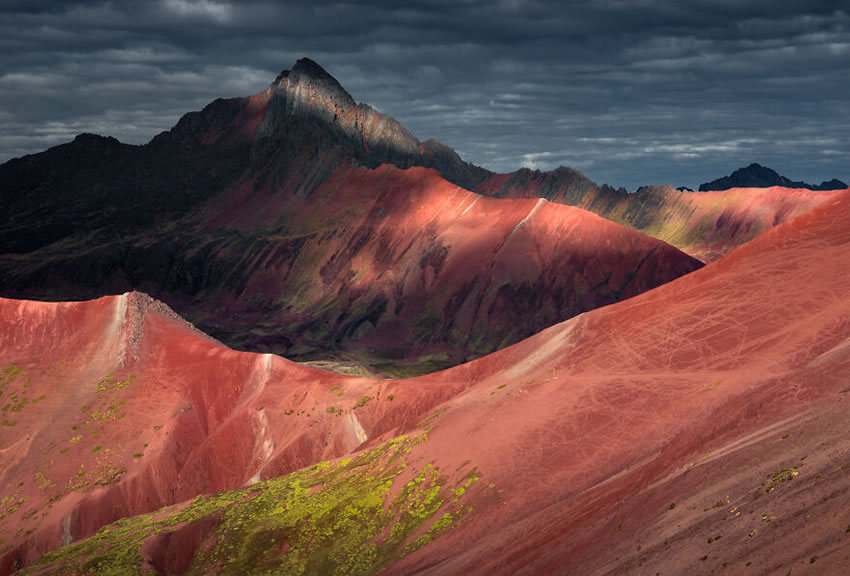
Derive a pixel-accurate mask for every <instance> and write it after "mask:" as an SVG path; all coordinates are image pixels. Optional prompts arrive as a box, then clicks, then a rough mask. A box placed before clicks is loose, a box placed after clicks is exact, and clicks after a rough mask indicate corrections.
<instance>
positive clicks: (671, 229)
mask: <svg viewBox="0 0 850 576" xmlns="http://www.w3.org/2000/svg"><path fill="white" fill-rule="evenodd" d="M785 181H787V179H785ZM836 182H837V181H836ZM788 183H789V184H793V183H791V182H790V181H788ZM838 184H841V183H840V182H838ZM824 185H827V183H824ZM836 185H837V184H836ZM833 188H834V186H833ZM473 189H474V190H475V191H476V192H479V193H481V194H486V195H488V196H494V197H499V198H546V199H547V200H549V201H551V202H557V203H560V204H567V205H569V206H577V207H579V208H582V209H584V210H589V211H591V212H594V213H596V214H599V215H600V216H602V217H603V218H607V219H609V220H612V221H614V222H617V223H619V224H623V225H624V226H629V227H631V228H635V229H636V230H640V231H641V232H643V233H645V234H648V235H650V236H653V237H655V238H659V239H661V240H664V241H665V242H667V243H669V244H672V245H673V246H675V247H677V248H679V249H680V250H683V251H684V252H686V253H688V254H690V255H691V256H693V257H695V258H698V259H699V260H701V261H703V262H712V261H714V260H717V259H718V258H721V257H722V256H723V255H725V254H726V253H728V252H729V251H730V250H732V249H734V248H735V247H736V246H740V245H741V244H744V243H746V242H749V241H750V240H752V239H753V238H755V237H756V236H758V235H759V234H761V233H762V232H764V231H765V230H768V229H770V228H771V227H773V226H776V225H777V224H781V223H782V222H786V221H787V220H790V219H792V218H794V217H795V216H799V215H800V214H802V213H803V212H806V211H807V210H810V209H811V208H813V207H814V206H817V205H818V204H820V203H822V202H826V201H828V200H830V199H832V198H834V197H836V195H837V194H839V193H841V192H842V190H840V189H838V190H836V189H807V188H801V187H796V188H789V187H783V186H769V187H762V188H753V187H733V188H730V187H728V186H727V187H725V188H724V189H723V190H720V189H718V190H715V191H711V190H702V189H701V191H700V192H692V191H689V190H678V189H675V188H673V187H672V186H644V187H642V188H639V189H638V190H637V192H635V193H633V194H632V193H628V192H626V191H625V190H624V189H622V188H620V189H614V188H612V187H610V186H604V185H603V186H597V185H596V184H594V183H593V182H592V181H590V180H588V179H587V178H586V177H585V176H584V175H583V174H581V173H580V172H578V171H576V170H572V169H570V168H563V167H561V168H558V169H556V170H552V171H551V172H540V171H539V170H529V169H527V168H523V169H521V170H517V171H516V172H513V173H510V174H493V175H491V176H489V177H488V178H487V179H485V180H484V181H483V182H481V183H479V184H477V185H476V186H475V187H474V188H473Z"/></svg>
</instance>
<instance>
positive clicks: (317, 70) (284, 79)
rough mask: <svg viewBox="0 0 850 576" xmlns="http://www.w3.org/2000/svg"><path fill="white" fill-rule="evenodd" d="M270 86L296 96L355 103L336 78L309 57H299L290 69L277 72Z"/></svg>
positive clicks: (338, 103) (342, 103) (343, 103)
mask: <svg viewBox="0 0 850 576" xmlns="http://www.w3.org/2000/svg"><path fill="white" fill-rule="evenodd" d="M271 87H272V88H278V89H282V90H284V91H285V92H287V93H289V94H291V95H293V96H296V97H297V96H302V97H303V96H308V97H318V98H319V99H321V100H326V101H330V102H333V103H334V104H336V105H342V106H346V107H347V106H356V105H357V103H356V102H355V101H354V98H352V97H351V94H349V93H348V92H347V91H346V90H345V88H343V87H342V84H340V83H339V82H338V81H337V79H336V78H334V77H333V76H331V75H330V74H328V72H327V71H326V70H325V69H324V68H322V67H321V66H319V64H317V63H316V62H315V61H313V60H310V59H309V58H300V59H299V60H297V61H296V62H295V66H293V67H292V69H291V70H284V71H283V72H281V73H280V74H278V76H277V78H275V81H274V82H272V85H271Z"/></svg>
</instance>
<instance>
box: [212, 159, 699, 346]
mask: <svg viewBox="0 0 850 576" xmlns="http://www.w3.org/2000/svg"><path fill="white" fill-rule="evenodd" d="M298 178H300V176H298V177H296V178H295V180H296V181H297V180H298ZM290 184H292V183H290ZM292 185H293V186H294V184H292ZM204 219H205V220H206V221H209V222H213V223H214V226H217V227H224V226H230V227H237V228H240V229H243V230H245V231H246V232H250V231H251V230H256V229H264V230H275V229H283V230H285V231H286V233H284V234H281V235H280V236H270V237H269V238H268V239H267V240H266V241H265V246H264V248H263V249H262V251H261V252H260V253H254V252H252V253H251V254H250V257H251V260H250V262H248V261H246V262H243V263H242V264H240V267H241V268H242V269H244V270H246V272H247V271H248V270H250V272H251V273H250V274H247V273H244V274H243V275H244V276H245V277H244V279H243V280H242V285H241V290H240V293H239V295H238V296H236V297H235V299H231V298H228V297H227V295H225V294H221V293H219V294H217V295H216V296H217V297H220V298H222V303H223V305H222V306H221V307H220V313H221V314H223V316H222V317H217V316H216V315H215V314H216V313H213V314H212V315H211V316H210V315H207V319H206V320H205V321H206V322H208V323H214V324H220V325H226V324H227V323H228V321H229V320H230V319H231V318H233V317H238V316H240V314H242V313H243V312H244V314H246V316H245V317H244V318H242V319H240V321H244V322H254V323H255V324H256V323H259V322H266V323H270V324H273V325H276V326H278V327H282V328H278V330H281V329H285V330H287V331H288V332H287V337H289V338H291V339H292V340H297V339H299V338H300V339H301V340H302V341H305V340H307V338H305V337H304V332H307V331H308V330H304V329H301V328H298V329H297V330H296V327H297V326H300V325H301V323H302V322H304V321H305V319H306V321H307V322H309V324H310V327H309V330H311V331H317V336H316V339H317V341H318V342H321V343H324V344H322V345H323V346H324V347H327V341H328V340H331V339H332V340H334V341H335V342H336V343H337V345H338V346H340V347H341V348H343V349H345V350H355V351H357V350H377V351H379V354H378V355H382V356H383V357H387V356H391V355H392V354H391V353H392V352H393V351H394V350H395V349H400V350H404V351H406V352H407V354H406V355H407V356H410V351H411V350H412V351H414V352H415V353H417V354H423V355H424V354H426V353H435V352H436V353H449V354H453V355H454V356H455V357H453V358H452V360H453V363H458V362H460V361H462V360H464V359H466V358H467V357H468V356H469V355H470V354H471V355H481V354H484V353H487V352H491V351H492V350H494V349H497V348H498V347H500V346H503V345H505V344H509V343H513V342H516V341H518V340H519V339H521V338H524V337H527V336H529V335H530V334H532V333H535V332H537V331H539V330H541V329H543V328H545V327H547V326H550V325H552V324H554V323H557V322H560V321H563V320H565V319H567V318H570V317H572V316H574V315H576V314H579V313H581V312H585V311H588V310H591V309H593V308H596V307H599V306H601V305H605V304H608V303H611V302H614V301H617V300H619V299H622V298H627V297H630V296H633V295H635V294H638V293H640V292H643V291H646V290H648V289H650V288H653V287H655V286H657V285H659V284H661V283H664V282H666V281H669V280H671V279H673V278H675V277H678V276H680V275H682V274H684V273H687V272H690V271H692V270H694V269H696V268H697V267H699V265H700V264H699V262H697V261H696V260H694V259H692V258H689V257H687V256H686V255H684V254H682V253H681V252H679V251H677V250H675V249H674V248H672V247H670V246H668V245H666V244H664V243H663V242H660V241H658V240H655V239H652V238H650V237H647V236H645V235H643V234H640V233H638V232H636V231H634V230H631V229H629V228H626V227H624V226H620V225H618V224H614V223H612V222H610V221H608V220H605V219H603V218H600V217H598V216H596V215H594V214H592V213H589V212H586V211H584V210H579V209H576V208H573V207H570V206H564V205H561V204H553V203H550V202H548V201H546V200H543V199H494V198H488V197H482V196H479V195H478V194H475V193H473V192H469V191H467V190H464V189H462V188H458V187H457V186H454V185H453V184H451V183H449V182H447V181H446V180H444V179H442V178H441V177H440V176H439V174H437V173H436V172H435V171H434V170H431V169H424V168H410V169H407V170H400V169H398V168H395V167H393V166H389V165H383V166H380V167H379V168H377V169H374V170H366V169H362V168H351V167H347V168H340V169H338V170H337V171H336V172H335V173H334V174H333V175H332V176H331V177H330V178H329V179H328V181H326V182H325V183H324V184H323V185H322V186H321V187H320V188H319V189H318V190H317V191H316V192H314V193H313V194H311V195H309V196H304V195H299V194H298V193H297V192H296V190H295V189H294V188H293V189H287V187H286V185H284V189H283V190H276V191H275V192H273V193H271V192H259V193H255V192H254V187H253V186H252V185H244V186H242V187H240V188H237V189H236V190H234V191H233V192H232V193H231V194H229V195H228V196H226V197H225V198H223V199H222V201H221V203H219V204H216V205H214V206H211V207H209V208H208V214H207V215H205V216H204ZM246 257H247V256H246ZM258 302H266V303H267V306H266V307H265V310H266V311H265V312H264V313H263V315H262V316H260V315H257V314H252V313H251V312H252V310H256V309H257V303H258ZM208 308H209V307H208ZM355 310H361V311H362V312H363V316H364V317H363V318H361V319H359V320H358V318H356V316H357V314H355V313H354V311H355ZM210 318H212V319H210ZM337 318H345V321H344V324H343V325H335V324H334V322H335V319H337ZM336 321H337V322H338V320H336ZM317 327H318V328H317ZM290 332H291V333H292V334H289V333H290ZM302 344H305V345H306V344H308V342H302ZM314 344H315V343H314Z"/></svg>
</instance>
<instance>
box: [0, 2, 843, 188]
mask: <svg viewBox="0 0 850 576" xmlns="http://www.w3.org/2000/svg"><path fill="white" fill-rule="evenodd" d="M837 4H839V3H836V2H832V1H829V2H827V1H820V2H819V1H812V0H805V1H803V0H777V1H772V2H766V1H764V2H762V1H758V2H739V1H737V0H690V1H678V2H677V1H674V0H671V1H659V0H655V1H651V0H631V1H626V0H585V1H577V2H568V3H565V2H546V1H537V0H500V1H497V2H495V1H493V0H431V1H427V0H414V1H412V2H390V1H386V2H385V1H375V0H373V1H366V2H357V3H353V2H329V1H325V0H313V1H312V2H310V3H297V4H296V3H290V2H278V3H273V2H261V1H248V2H235V1H234V2H226V1H223V0H154V1H151V2H129V1H121V0H116V1H112V2H74V1H46V0H20V1H19V0H7V1H6V2H4V3H3V4H2V8H0V161H5V160H7V159H9V158H11V157H15V156H20V155H22V154H26V153H30V152H35V151H39V150H42V149H44V148H46V147H48V146H52V145H55V144H59V143H61V142H65V141H68V140H70V139H72V138H73V136H74V135H75V134H77V133H79V132H83V131H89V132H97V133H101V134H108V135H112V136H115V137H117V138H118V139H119V140H121V141H124V142H129V143H143V142H146V141H148V140H149V139H150V138H151V137H152V136H154V135H155V134H156V133H158V132H160V131H162V130H166V129H168V128H170V127H171V126H172V125H173V124H174V123H175V122H176V121H177V119H178V118H179V117H180V116H181V115H182V114H183V113H185V112H187V111H190V110H194V109H199V108H201V107H202V106H203V105H204V104H206V103H207V102H209V101H210V100H213V99H214V98H217V97H228V96H242V95H247V94H251V93H255V92H259V91H260V90H263V89H264V88H265V87H266V86H267V85H268V84H269V83H270V82H271V81H272V80H273V79H274V77H275V76H276V75H277V73H278V72H280V70H282V69H284V68H289V67H291V66H292V64H293V63H294V62H295V60H296V59H297V58H299V57H301V56H309V57H311V58H313V59H314V60H316V61H317V62H319V63H320V64H321V65H322V66H323V67H325V68H326V69H327V70H328V71H329V72H330V73H331V74H333V75H334V76H335V77H336V78H337V79H338V80H339V81H340V82H341V83H342V84H343V86H345V87H346V88H347V89H348V91H349V92H351V93H352V95H353V96H354V97H355V99H357V100H358V101H363V102H368V103H370V104H372V105H373V106H375V107H376V108H377V109H379V110H381V111H382V112H385V113H388V114H390V115H392V116H394V117H395V118H396V119H398V120H399V121H400V122H402V123H403V124H404V125H405V126H407V127H408V128H409V129H410V130H411V131H412V132H413V133H414V134H416V135H417V136H418V137H419V138H420V139H426V138H436V139H438V140H440V141H442V142H444V143H446V144H448V145H450V146H452V147H453V148H455V149H457V150H458V151H459V152H460V153H461V154H462V155H463V156H464V157H465V158H466V159H468V160H470V161H472V162H475V163H477V164H480V165H483V166H485V167H487V168H490V169H492V170H496V171H510V170H514V169H516V168H518V167H520V166H529V167H534V168H540V169H551V168H554V167H556V166H558V165H561V164H563V165H568V166H572V167H575V168H578V169H580V170H582V171H583V172H585V173H586V174H587V175H588V176H589V177H591V178H592V179H594V180H596V181H599V182H608V183H611V184H614V185H622V186H626V187H627V188H629V189H634V188H635V187H637V186H639V185H642V184H650V183H653V184H660V183H671V184H674V185H689V186H692V187H694V186H696V185H698V184H699V183H700V182H703V181H706V180H711V179H714V178H716V177H719V176H722V175H724V174H728V173H730V172H731V171H732V170H734V169H735V168H737V167H740V166H743V165H746V164H749V163H750V162H759V163H761V164H764V165H767V166H770V167H772V168H774V169H776V170H777V171H779V172H780V173H782V174H783V175H785V176H788V177H789V178H791V179H793V180H806V181H811V182H820V181H821V180H825V179H828V178H832V177H837V178H841V179H842V180H845V181H850V163H848V160H850V98H848V97H847V94H848V93H850V12H848V11H841V10H837V9H836V5H837Z"/></svg>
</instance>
